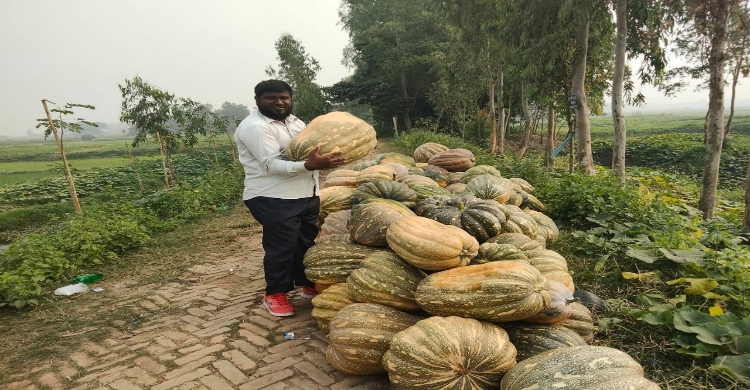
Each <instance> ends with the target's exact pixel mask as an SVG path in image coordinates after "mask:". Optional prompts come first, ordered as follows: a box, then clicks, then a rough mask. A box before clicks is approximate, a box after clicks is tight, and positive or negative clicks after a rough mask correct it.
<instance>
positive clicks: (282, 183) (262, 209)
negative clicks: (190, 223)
mask: <svg viewBox="0 0 750 390" xmlns="http://www.w3.org/2000/svg"><path fill="white" fill-rule="evenodd" d="M255 104H256V105H257V106H258V110H256V111H254V112H253V113H252V114H250V116H248V117H247V118H245V119H244V120H243V121H242V122H241V123H240V124H239V126H237V130H236V131H235V133H234V138H235V140H236V141H237V150H238V152H239V160H240V163H242V166H243V168H244V169H245V191H244V193H243V199H244V201H245V205H246V206H247V208H248V209H250V212H251V213H252V215H253V217H254V218H255V219H256V220H257V221H258V222H259V223H260V224H261V225H263V250H264V251H265V257H264V258H263V270H264V272H265V279H266V291H265V295H264V297H263V303H264V305H265V306H266V308H267V309H268V312H269V313H271V315H274V316H277V317H285V316H291V315H294V306H292V304H291V303H289V297H288V296H287V293H288V292H290V291H292V290H293V289H294V288H295V286H302V293H301V296H302V297H304V298H312V297H313V296H315V295H316V294H317V293H316V291H315V284H314V283H313V282H311V281H310V280H309V279H307V277H306V276H305V268H304V266H303V264H302V259H303V257H304V255H305V252H306V251H307V250H308V249H309V248H310V247H312V246H313V245H314V244H315V241H314V240H315V237H316V236H317V234H318V227H317V225H316V220H317V218H318V212H319V209H320V198H319V195H320V186H319V184H318V171H317V170H319V169H326V168H333V167H337V166H339V165H341V164H342V163H343V162H344V160H343V158H341V157H340V154H339V153H332V154H328V155H325V156H321V155H320V154H318V152H319V150H318V149H316V150H315V152H314V153H313V156H312V157H310V158H309V159H308V160H307V161H288V160H286V158H285V154H284V151H285V149H286V146H287V145H288V144H289V141H291V140H292V138H294V136H296V135H297V134H299V133H300V132H301V131H302V130H303V129H304V128H305V124H304V123H303V122H302V121H301V120H300V119H298V118H297V117H295V116H294V115H292V108H293V103H292V88H291V87H290V86H289V84H287V83H285V82H284V81H280V80H266V81H263V82H261V83H259V84H258V85H256V86H255Z"/></svg>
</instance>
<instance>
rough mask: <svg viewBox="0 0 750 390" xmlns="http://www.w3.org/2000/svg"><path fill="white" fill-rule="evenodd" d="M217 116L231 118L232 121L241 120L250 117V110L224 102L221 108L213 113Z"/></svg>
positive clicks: (244, 106)
mask: <svg viewBox="0 0 750 390" xmlns="http://www.w3.org/2000/svg"><path fill="white" fill-rule="evenodd" d="M214 112H215V113H216V114H217V115H219V116H225V117H228V118H232V120H233V121H236V120H243V119H245V118H246V117H247V116H248V115H250V110H249V109H248V108H247V106H246V105H244V104H235V103H230V102H224V104H222V105H221V108H218V109H216V110H215V111H214Z"/></svg>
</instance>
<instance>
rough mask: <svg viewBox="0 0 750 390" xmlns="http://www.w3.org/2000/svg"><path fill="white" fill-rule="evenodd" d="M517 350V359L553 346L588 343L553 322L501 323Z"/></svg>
mask: <svg viewBox="0 0 750 390" xmlns="http://www.w3.org/2000/svg"><path fill="white" fill-rule="evenodd" d="M502 327H503V329H505V331H506V332H508V336H509V337H510V341H511V342H512V343H513V345H514V346H515V347H516V350H518V361H519V362H520V361H523V360H526V359H528V358H530V357H532V356H536V355H539V354H540V353H542V352H544V351H549V350H551V349H555V348H563V347H575V346H579V345H588V344H586V341H585V340H584V339H583V338H582V337H581V336H580V335H579V334H578V333H576V332H574V331H573V330H571V329H568V328H566V327H564V326H560V325H555V324H529V323H525V322H508V323H504V324H503V325H502Z"/></svg>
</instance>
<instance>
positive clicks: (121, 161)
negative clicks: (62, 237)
mask: <svg viewBox="0 0 750 390" xmlns="http://www.w3.org/2000/svg"><path fill="white" fill-rule="evenodd" d="M159 158H160V157H159V156H140V157H137V159H138V160H139V161H145V160H155V159H159ZM129 164H131V160H130V159H129V158H121V157H105V158H86V159H81V160H68V165H70V168H71V169H72V170H74V171H76V170H77V171H86V170H90V169H96V168H116V167H124V166H127V165H129ZM0 175H2V176H0V187H4V186H8V185H12V184H18V183H29V182H33V181H36V180H41V179H49V178H52V177H57V176H62V175H64V173H63V168H62V161H56V162H53V161H13V162H0Z"/></svg>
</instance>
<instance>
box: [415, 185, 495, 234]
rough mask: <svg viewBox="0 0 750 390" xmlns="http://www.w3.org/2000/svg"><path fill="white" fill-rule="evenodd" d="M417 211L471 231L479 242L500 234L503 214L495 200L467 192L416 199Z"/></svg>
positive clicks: (445, 223)
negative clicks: (481, 197) (474, 195)
mask: <svg viewBox="0 0 750 390" xmlns="http://www.w3.org/2000/svg"><path fill="white" fill-rule="evenodd" d="M414 212H415V213H416V214H417V215H420V216H422V217H426V218H429V219H433V220H435V221H438V222H440V223H442V224H444V225H453V226H456V227H458V228H461V229H463V230H464V231H465V232H467V233H469V234H471V235H472V236H473V237H474V238H476V239H477V241H479V242H480V243H482V242H485V241H487V240H488V239H489V238H490V237H494V236H496V235H498V234H500V231H501V229H502V227H503V226H502V224H503V223H504V222H505V214H504V213H503V211H502V210H501V209H500V207H499V205H498V204H497V202H494V201H490V200H483V199H478V198H475V197H473V196H470V195H463V196H461V195H453V196H450V195H437V196H433V197H431V198H427V199H425V200H422V201H420V202H419V204H418V205H417V206H416V207H415V208H414Z"/></svg>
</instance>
